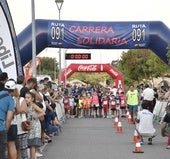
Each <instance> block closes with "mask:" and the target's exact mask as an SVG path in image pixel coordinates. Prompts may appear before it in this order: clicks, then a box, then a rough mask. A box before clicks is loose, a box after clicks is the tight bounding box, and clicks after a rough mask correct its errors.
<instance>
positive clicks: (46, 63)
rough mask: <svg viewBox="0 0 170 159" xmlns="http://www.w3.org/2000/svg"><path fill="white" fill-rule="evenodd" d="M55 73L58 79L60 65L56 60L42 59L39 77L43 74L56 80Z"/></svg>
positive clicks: (38, 68) (38, 70)
mask: <svg viewBox="0 0 170 159" xmlns="http://www.w3.org/2000/svg"><path fill="white" fill-rule="evenodd" d="M54 71H56V76H57V77H58V72H59V69H58V63H57V61H56V60H55V58H51V57H42V58H41V63H40V65H39V66H38V67H37V74H38V75H41V74H46V75H50V76H51V78H52V79H53V80H54Z"/></svg>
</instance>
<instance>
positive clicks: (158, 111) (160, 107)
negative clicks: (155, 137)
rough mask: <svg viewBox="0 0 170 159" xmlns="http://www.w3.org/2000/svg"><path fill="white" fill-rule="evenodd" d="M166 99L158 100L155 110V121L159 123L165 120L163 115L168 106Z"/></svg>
mask: <svg viewBox="0 0 170 159" xmlns="http://www.w3.org/2000/svg"><path fill="white" fill-rule="evenodd" d="M167 103H168V102H166V101H159V100H157V101H156V104H155V107H154V110H153V115H154V121H155V122H157V123H161V122H162V120H163V117H164V115H165V107H166V106H167Z"/></svg>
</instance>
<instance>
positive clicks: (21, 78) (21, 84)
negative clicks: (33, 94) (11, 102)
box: [16, 75, 25, 93]
mask: <svg viewBox="0 0 170 159" xmlns="http://www.w3.org/2000/svg"><path fill="white" fill-rule="evenodd" d="M24 85H25V77H24V76H23V75H20V76H18V77H17V84H16V87H17V89H18V91H19V93H20V90H21V88H22V87H24Z"/></svg>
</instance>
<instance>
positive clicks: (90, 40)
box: [48, 21, 149, 49]
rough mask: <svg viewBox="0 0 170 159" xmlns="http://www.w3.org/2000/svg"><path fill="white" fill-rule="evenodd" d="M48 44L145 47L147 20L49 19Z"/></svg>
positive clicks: (104, 47) (93, 47) (93, 46)
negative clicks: (82, 20)
mask: <svg viewBox="0 0 170 159" xmlns="http://www.w3.org/2000/svg"><path fill="white" fill-rule="evenodd" d="M48 30H49V36H48V41H49V46H56V47H60V48H82V49H83V48H84V49H124V48H126V49H127V48H128V49H132V48H147V47H148V43H149V23H147V22H118V23H115V22H100V23H99V22H79V21H75V22H73V21H49V23H48Z"/></svg>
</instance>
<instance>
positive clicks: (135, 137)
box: [133, 130, 140, 143]
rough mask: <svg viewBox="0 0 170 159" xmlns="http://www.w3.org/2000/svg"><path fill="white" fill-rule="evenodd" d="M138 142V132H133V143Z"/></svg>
mask: <svg viewBox="0 0 170 159" xmlns="http://www.w3.org/2000/svg"><path fill="white" fill-rule="evenodd" d="M139 140H140V137H139V135H138V132H137V131H136V130H134V135H133V143H137V142H138V141H139Z"/></svg>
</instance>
